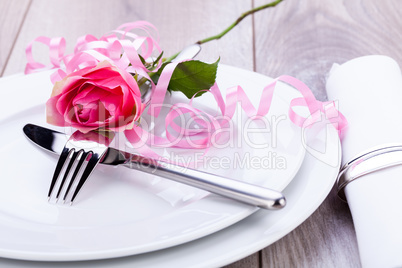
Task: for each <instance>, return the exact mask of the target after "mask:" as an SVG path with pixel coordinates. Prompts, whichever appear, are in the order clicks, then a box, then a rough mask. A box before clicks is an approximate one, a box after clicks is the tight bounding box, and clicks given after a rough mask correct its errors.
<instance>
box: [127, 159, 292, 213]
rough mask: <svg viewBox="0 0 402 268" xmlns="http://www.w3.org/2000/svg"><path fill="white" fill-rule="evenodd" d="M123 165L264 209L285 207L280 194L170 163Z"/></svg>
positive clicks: (142, 161) (136, 161)
mask: <svg viewBox="0 0 402 268" xmlns="http://www.w3.org/2000/svg"><path fill="white" fill-rule="evenodd" d="M124 165H125V166H128V167H129V168H131V169H136V170H140V171H143V172H146V173H149V174H153V175H156V176H160V177H163V178H166V179H170V180H173V181H176V182H180V183H183V184H187V185H190V186H193V187H196V188H199V189H202V190H206V191H208V192H211V193H215V194H218V195H221V196H224V197H228V198H231V199H234V200H237V201H240V202H243V203H246V204H249V205H254V206H257V207H260V208H264V209H270V210H276V209H281V208H283V207H284V206H285V205H286V199H285V197H284V195H283V194H282V193H281V192H278V191H275V190H272V189H268V188H264V187H261V186H257V185H254V184H250V183H246V182H242V181H238V180H233V179H229V178H225V177H221V176H218V175H214V174H211V173H207V172H202V171H199V170H195V169H190V168H185V167H182V166H178V165H174V164H171V163H166V162H161V161H157V160H153V159H149V158H146V157H135V158H132V159H131V161H129V162H128V163H125V164H124Z"/></svg>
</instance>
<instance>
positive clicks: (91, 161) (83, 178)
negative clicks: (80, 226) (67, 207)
mask: <svg viewBox="0 0 402 268" xmlns="http://www.w3.org/2000/svg"><path fill="white" fill-rule="evenodd" d="M101 158H102V156H101V155H99V154H98V153H92V156H91V159H89V161H88V164H87V166H86V167H85V170H84V173H83V174H82V176H81V179H80V180H79V182H78V185H77V188H76V189H75V192H74V194H73V197H72V198H71V202H70V204H72V203H73V202H74V199H75V197H76V196H77V194H78V193H79V191H80V190H81V188H82V186H83V185H84V183H85V182H86V180H87V179H88V177H89V176H90V175H91V173H92V172H93V171H94V169H95V167H96V166H97V165H98V163H99V162H100V160H101Z"/></svg>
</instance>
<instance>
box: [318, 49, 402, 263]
mask: <svg viewBox="0 0 402 268" xmlns="http://www.w3.org/2000/svg"><path fill="white" fill-rule="evenodd" d="M326 88H327V94H328V98H329V100H338V101H339V102H338V105H339V110H340V112H341V113H343V115H345V117H346V119H347V120H348V122H349V126H348V129H347V130H346V131H345V133H344V137H343V140H342V151H343V159H342V162H343V164H344V163H345V162H347V161H349V160H351V159H352V158H353V157H354V156H356V155H357V154H359V153H361V152H363V151H366V150H368V149H370V148H372V147H378V146H380V145H383V144H389V143H401V144H402V76H401V70H400V68H399V66H398V64H397V63H396V62H395V61H394V60H393V59H391V58H389V57H386V56H377V55H375V56H365V57H361V58H357V59H354V60H351V61H349V62H346V63H344V64H342V65H334V66H333V68H332V70H331V72H330V75H329V77H328V80H327V85H326ZM345 194H346V198H347V200H348V204H349V207H350V210H351V212H352V216H353V222H354V225H355V229H356V235H357V241H358V244H359V251H360V259H361V262H362V265H363V267H402V166H397V167H393V168H389V169H386V170H382V171H378V172H375V173H372V174H370V175H365V176H363V177H360V178H358V179H356V180H355V181H352V182H351V183H349V184H348V185H347V186H346V188H345Z"/></svg>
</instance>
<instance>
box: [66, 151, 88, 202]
mask: <svg viewBox="0 0 402 268" xmlns="http://www.w3.org/2000/svg"><path fill="white" fill-rule="evenodd" d="M80 152H81V153H82V154H81V156H80V160H79V161H78V164H77V166H76V167H75V170H74V173H73V176H72V177H71V180H70V182H69V184H68V187H67V190H66V192H65V193H64V197H63V202H65V201H66V198H67V195H68V193H69V192H70V189H71V187H72V186H73V183H74V181H75V178H76V177H77V174H78V172H79V171H80V170H81V167H82V164H83V163H84V161H85V159H86V158H87V157H88V154H89V153H86V152H84V151H83V150H80V151H78V153H80Z"/></svg>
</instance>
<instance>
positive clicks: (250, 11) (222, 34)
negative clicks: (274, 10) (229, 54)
mask: <svg viewBox="0 0 402 268" xmlns="http://www.w3.org/2000/svg"><path fill="white" fill-rule="evenodd" d="M282 1H283V0H276V1H274V2H271V3H268V4H265V5H262V6H259V7H256V8H253V9H251V10H249V11H247V12H244V13H243V14H241V16H240V17H238V18H237V20H236V21H235V22H233V23H232V24H231V25H230V26H229V27H227V28H226V29H225V30H223V32H221V33H220V34H217V35H214V36H211V37H208V38H205V39H202V40H200V41H198V42H197V44H199V45H201V44H205V43H207V42H209V41H212V40H218V39H220V38H222V37H223V36H224V35H225V34H227V33H228V32H229V31H230V30H232V29H233V28H234V27H235V26H236V25H237V24H239V23H240V22H241V21H242V20H243V19H244V18H246V17H247V16H248V15H251V14H254V13H256V12H258V11H260V10H263V9H266V8H269V7H274V6H276V5H277V4H279V3H280V2H282Z"/></svg>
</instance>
